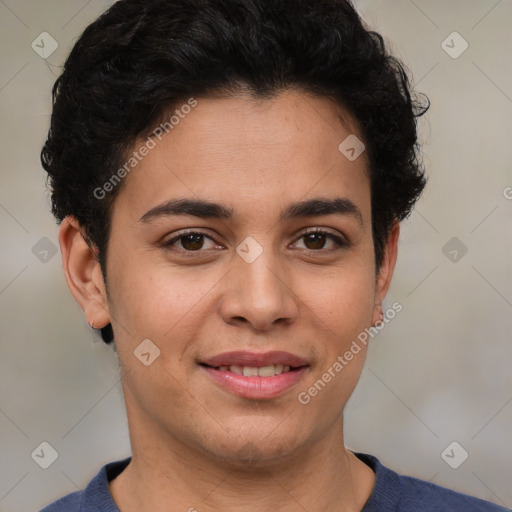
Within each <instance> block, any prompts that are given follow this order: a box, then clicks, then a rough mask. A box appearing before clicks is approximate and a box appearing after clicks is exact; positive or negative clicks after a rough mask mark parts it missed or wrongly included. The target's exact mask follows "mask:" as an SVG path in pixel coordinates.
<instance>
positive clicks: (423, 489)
mask: <svg viewBox="0 0 512 512" xmlns="http://www.w3.org/2000/svg"><path fill="white" fill-rule="evenodd" d="M398 479H399V481H400V484H401V490H402V499H401V505H402V508H403V510H421V511H422V512H423V511H425V512H441V511H443V512H444V511H446V512H452V511H455V510H464V512H510V509H506V508H504V507H501V506H500V505H496V504H495V503H491V502H489V501H485V500H482V499H479V498H475V497H474V496H469V495H468V494H463V493H460V492H457V491H453V490H451V489H447V488H446V487H442V486H440V485H436V484H433V483H432V482H427V481H425V480H420V479H418V478H413V477H410V476H403V475H399V476H398Z"/></svg>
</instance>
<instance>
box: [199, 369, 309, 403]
mask: <svg viewBox="0 0 512 512" xmlns="http://www.w3.org/2000/svg"><path fill="white" fill-rule="evenodd" d="M201 368H202V369H203V370H204V371H205V372H207V373H208V375H209V376H210V377H211V378H212V379H213V380H214V381H215V382H217V383H218V384H220V385H221V386H222V387H224V388H225V389H227V390H228V391H231V392H232V393H234V394H235V395H238V396H241V397H244V398H253V399H260V400H261V399H269V398H274V397H276V396H278V395H280V394H281V393H284V392H285V391H287V390H288V389H290V388H291V387H293V386H294V385H295V384H297V382H299V380H300V379H301V378H302V376H303V375H304V373H305V372H306V371H307V370H308V367H307V366H303V367H301V368H298V369H297V370H292V371H289V372H285V373H281V374H280V375H274V376H273V377H245V376H244V375H238V374H236V373H233V372H230V371H223V370H218V369H217V368H210V367H209V366H201Z"/></svg>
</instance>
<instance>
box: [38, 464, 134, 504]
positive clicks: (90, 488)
mask: <svg viewBox="0 0 512 512" xmlns="http://www.w3.org/2000/svg"><path fill="white" fill-rule="evenodd" d="M130 460H131V457H128V458H126V459H124V460H120V461H116V462H110V463H109V464H106V465H105V466H103V467H102V468H101V469H100V470H99V471H98V473H97V474H96V476H95V477H94V478H93V479H92V480H91V481H90V482H89V484H88V485H87V487H86V488H85V489H84V490H82V491H76V492H72V493H71V494H68V495H66V496H64V497H63V498H60V499H59V500H57V501H54V502H53V503H51V504H50V505H48V506H47V507H45V508H43V509H42V510H40V511H39V512H93V511H94V512H98V511H99V510H101V511H104V512H119V509H118V508H117V506H116V504H115V502H114V500H113V498H112V495H111V494H110V491H109V486H108V484H109V482H110V481H111V480H112V479H114V478H115V477H116V476H118V475H119V474H120V473H121V472H122V471H123V470H124V469H125V468H126V467H127V466H128V464H129V463H130Z"/></svg>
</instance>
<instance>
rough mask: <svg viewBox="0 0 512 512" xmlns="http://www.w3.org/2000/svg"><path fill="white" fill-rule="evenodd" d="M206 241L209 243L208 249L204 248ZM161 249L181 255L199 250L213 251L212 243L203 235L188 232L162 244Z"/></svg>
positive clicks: (196, 232)
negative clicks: (180, 253)
mask: <svg viewBox="0 0 512 512" xmlns="http://www.w3.org/2000/svg"><path fill="white" fill-rule="evenodd" d="M206 241H210V242H211V244H210V247H205V242H206ZM162 247H164V248H165V249H168V250H173V251H176V252H182V253H186V252H200V251H201V250H206V249H213V247H214V241H213V240H212V239H211V238H210V237H209V236H208V235H206V234H205V233H201V232H200V231H189V232H187V233H182V234H181V235H178V236H175V237H174V238H172V239H171V240H168V241H166V242H164V243H163V244H162Z"/></svg>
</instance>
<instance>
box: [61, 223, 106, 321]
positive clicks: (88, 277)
mask: <svg viewBox="0 0 512 512" xmlns="http://www.w3.org/2000/svg"><path fill="white" fill-rule="evenodd" d="M59 244H60V250H61V253H62V266H63V267H64V274H65V276H66V281H67V283H68V287H69V290H70V291H71V294H72V295H73V297H74V298H75V300H76V301H77V302H78V304H80V306H81V308H82V309H83V311H84V313H85V317H86V319H87V322H88V323H89V325H93V326H94V328H95V329H100V328H102V327H105V326H106V325H107V324H109V323H110V315H109V310H108V303H107V294H106V288H105V283H104V281H103V275H102V273H101V267H100V264H99V263H98V260H97V258H96V255H97V254H96V252H93V249H91V248H90V247H89V245H88V244H87V242H86V241H85V237H84V236H83V234H82V229H81V226H80V224H79V223H78V221H77V220H76V219H75V218H74V217H71V216H68V217H66V218H65V219H64V220H63V221H62V223H61V226H60V229H59Z"/></svg>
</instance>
